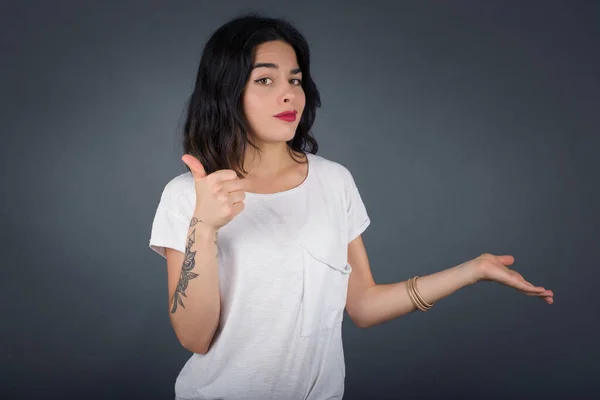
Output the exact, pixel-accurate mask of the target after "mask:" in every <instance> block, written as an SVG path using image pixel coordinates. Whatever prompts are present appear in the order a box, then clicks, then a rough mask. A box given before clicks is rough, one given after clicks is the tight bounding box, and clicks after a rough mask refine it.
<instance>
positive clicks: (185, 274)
mask: <svg viewBox="0 0 600 400" xmlns="http://www.w3.org/2000/svg"><path fill="white" fill-rule="evenodd" d="M198 222H203V221H202V220H201V219H198V218H196V217H193V218H192V220H191V221H190V227H193V226H195V225H196V224H197V223H198ZM194 243H196V230H195V229H194V230H193V231H192V233H190V235H189V236H188V238H187V244H186V246H185V257H184V260H183V266H182V268H181V276H180V278H179V282H178V283H177V288H176V289H175V293H174V294H173V299H172V303H173V307H172V309H171V314H174V313H175V311H177V304H179V305H180V306H181V307H183V308H185V306H184V305H183V297H187V296H186V294H185V290H186V289H187V287H188V284H189V282H190V280H191V279H194V278H196V277H198V274H196V273H194V272H192V270H193V269H194V267H195V266H196V251H192V245H193V244H194ZM214 243H215V245H216V244H217V240H216V235H215V241H214Z"/></svg>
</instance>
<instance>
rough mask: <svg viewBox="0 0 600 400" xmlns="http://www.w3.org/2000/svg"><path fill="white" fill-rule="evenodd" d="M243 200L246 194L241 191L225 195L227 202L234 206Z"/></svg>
mask: <svg viewBox="0 0 600 400" xmlns="http://www.w3.org/2000/svg"><path fill="white" fill-rule="evenodd" d="M245 199H246V192H243V191H241V190H238V191H235V192H231V193H229V194H227V201H228V202H229V204H235V203H237V202H240V201H244V200H245Z"/></svg>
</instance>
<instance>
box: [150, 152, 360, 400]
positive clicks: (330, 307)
mask: <svg viewBox="0 0 600 400" xmlns="http://www.w3.org/2000/svg"><path fill="white" fill-rule="evenodd" d="M307 157H308V175H307V177H306V179H305V180H304V182H302V183H301V184H300V185H299V186H297V187H295V188H292V189H290V190H286V191H283V192H278V193H273V194H258V193H250V192H247V193H246V199H245V201H244V203H245V208H244V210H243V211H242V212H241V213H240V214H239V215H238V216H236V217H235V218H234V219H233V220H232V221H231V222H230V223H228V224H227V225H225V226H224V227H223V228H221V229H220V230H219V236H218V265H219V287H220V295H221V317H220V323H219V327H218V328H217V331H216V333H215V337H214V339H213V342H212V344H211V347H210V349H209V351H208V352H207V353H206V354H193V355H192V356H191V357H190V358H189V360H188V361H187V363H186V364H185V365H184V367H183V369H182V370H181V372H180V374H179V376H178V377H177V381H176V383H175V394H176V398H177V399H226V400H230V399H244V400H254V399H256V400H258V399H260V400H267V399H277V400H287V399H298V400H324V399H341V398H342V395H343V393H344V379H345V375H346V370H345V363H344V351H343V347H342V332H341V324H342V318H343V312H344V307H345V304H346V294H347V289H348V278H349V274H350V272H351V271H352V268H351V266H350V264H349V263H348V243H349V242H350V241H352V240H353V239H354V238H356V237H358V235H360V234H361V233H362V232H363V231H364V230H365V229H366V228H367V227H368V226H369V223H370V220H369V217H368V215H367V212H366V209H365V206H364V204H363V202H362V199H361V196H360V194H359V192H358V189H357V187H356V185H355V183H354V179H353V178H352V175H351V173H350V172H349V171H348V169H346V168H345V167H344V166H342V165H341V164H339V163H337V162H334V161H331V160H328V159H325V158H323V157H321V156H318V155H313V154H310V153H307ZM195 202H196V193H195V189H194V183H193V177H192V175H191V173H190V172H186V173H184V174H181V175H179V176H177V177H175V178H173V179H172V180H171V181H170V182H169V183H168V184H167V185H166V186H165V188H164V191H163V193H162V196H161V199H160V204H159V205H158V208H157V210H156V215H155V218H154V222H153V224H152V233H151V238H150V248H151V249H152V250H154V251H156V252H157V253H158V254H160V255H162V256H163V257H164V256H165V247H170V248H174V249H176V250H179V251H181V252H185V244H186V235H187V232H188V228H189V222H190V220H191V218H192V213H193V211H194V206H195ZM198 279H200V278H198Z"/></svg>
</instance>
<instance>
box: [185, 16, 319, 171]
mask: <svg viewBox="0 0 600 400" xmlns="http://www.w3.org/2000/svg"><path fill="white" fill-rule="evenodd" d="M273 40H281V41H284V42H286V43H288V44H289V45H291V46H292V47H293V48H294V50H295V52H296V58H297V61H298V64H299V65H298V66H299V67H300V69H301V71H302V89H303V90H304V93H305V96H306V105H305V107H304V112H303V113H302V116H301V117H300V122H299V123H298V127H297V129H296V133H295V135H294V137H293V138H292V139H291V140H289V141H288V142H287V144H288V152H290V154H291V152H292V150H293V151H296V152H303V153H306V152H310V153H312V154H316V153H317V151H318V145H317V141H316V140H315V138H314V137H313V136H312V133H311V127H312V125H313V123H314V120H315V116H316V109H317V108H318V107H320V106H321V98H320V95H319V91H318V89H317V86H316V84H315V82H314V81H313V80H312V78H311V75H310V54H309V48H308V43H307V42H306V39H305V38H304V36H303V35H302V34H301V33H300V32H299V31H298V30H297V29H296V28H295V27H294V26H293V25H292V24H291V23H290V22H288V21H286V20H284V19H279V18H269V17H264V16H261V15H259V14H256V13H251V14H245V15H242V16H238V17H236V18H234V19H233V20H231V21H229V22H227V23H226V24H225V25H223V26H221V27H220V28H219V29H217V30H216V31H215V32H214V33H213V35H212V36H211V37H210V39H209V40H208V42H207V43H206V45H205V47H204V50H203V52H202V57H201V59H200V65H199V67H198V74H197V76H196V83H195V86H194V91H193V93H192V95H191V96H190V98H189V100H188V103H187V116H186V120H185V126H184V131H183V151H184V153H187V154H191V155H193V156H194V157H196V158H197V159H198V160H200V162H201V163H202V165H203V166H204V169H205V171H206V173H207V174H210V173H212V172H214V171H217V170H219V169H232V170H234V171H236V172H237V174H238V176H239V177H240V178H241V177H243V174H247V171H245V170H244V168H243V166H244V156H245V152H246V149H247V146H252V147H254V148H255V149H256V150H257V151H260V149H259V148H258V147H257V146H256V145H255V144H253V143H252V142H251V141H250V139H249V137H248V133H249V132H250V127H249V124H248V121H247V120H246V117H245V114H244V109H243V98H242V96H243V91H244V87H245V85H246V83H247V81H248V79H249V77H250V73H251V70H252V65H253V63H254V55H255V49H256V46H258V45H260V44H262V43H264V42H268V41H273ZM292 157H293V156H292ZM296 161H297V160H296ZM184 165H185V164H184ZM186 169H187V170H188V171H189V167H187V165H186Z"/></svg>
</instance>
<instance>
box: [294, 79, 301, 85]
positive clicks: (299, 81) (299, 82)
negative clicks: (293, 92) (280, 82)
mask: <svg viewBox="0 0 600 400" xmlns="http://www.w3.org/2000/svg"><path fill="white" fill-rule="evenodd" d="M292 80H293V81H298V83H296V85H298V86H300V85H302V79H298V78H293V79H292Z"/></svg>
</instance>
